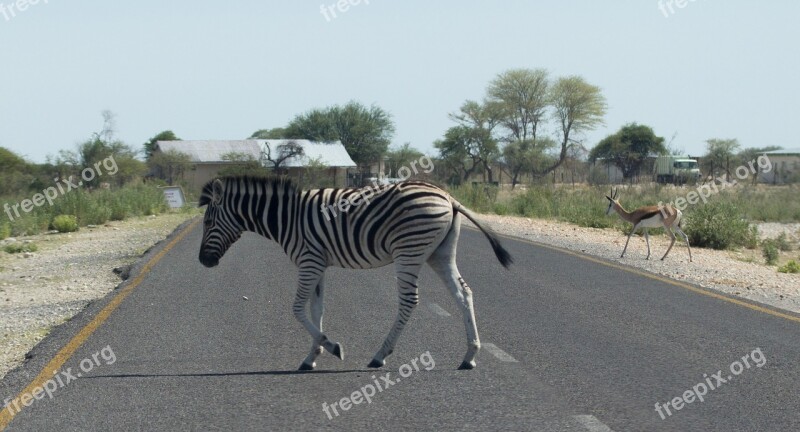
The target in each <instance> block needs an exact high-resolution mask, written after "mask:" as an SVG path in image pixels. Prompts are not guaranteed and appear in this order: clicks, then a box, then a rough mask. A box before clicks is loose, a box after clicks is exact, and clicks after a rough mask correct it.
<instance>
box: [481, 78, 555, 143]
mask: <svg viewBox="0 0 800 432" xmlns="http://www.w3.org/2000/svg"><path fill="white" fill-rule="evenodd" d="M549 87H550V83H549V78H548V73H547V71H546V70H544V69H534V70H531V69H510V70H507V71H505V72H502V73H501V74H499V75H498V76H497V77H496V78H495V79H493V80H492V81H491V82H490V83H489V87H488V89H487V90H486V94H487V102H486V103H487V105H489V106H494V107H496V110H497V111H499V117H498V121H499V123H500V124H502V125H503V127H505V128H506V129H507V130H508V131H509V132H510V139H508V141H526V140H528V139H531V140H532V141H530V144H532V145H534V146H535V144H536V136H537V132H538V129H539V125H540V124H542V123H543V122H544V121H545V119H546V116H547V106H548V105H549V104H550V101H549V93H548V91H549Z"/></svg>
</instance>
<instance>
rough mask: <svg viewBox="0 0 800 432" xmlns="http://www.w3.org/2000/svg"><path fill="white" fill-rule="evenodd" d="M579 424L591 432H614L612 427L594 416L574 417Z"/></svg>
mask: <svg viewBox="0 0 800 432" xmlns="http://www.w3.org/2000/svg"><path fill="white" fill-rule="evenodd" d="M572 418H574V419H575V420H576V421H577V422H578V423H580V424H581V425H583V427H585V428H586V430H588V431H590V432H614V431H613V430H612V429H611V428H610V427H608V426H606V425H604V424H603V423H602V422H601V421H600V420H598V419H597V417H595V416H593V415H576V416H572Z"/></svg>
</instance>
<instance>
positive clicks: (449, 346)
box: [0, 225, 800, 431]
mask: <svg viewBox="0 0 800 432" xmlns="http://www.w3.org/2000/svg"><path fill="white" fill-rule="evenodd" d="M200 234H201V229H200V227H199V226H197V225H195V226H194V227H193V229H192V230H191V232H189V233H188V235H186V236H185V238H183V239H181V240H180V241H178V242H177V243H175V244H174V247H171V249H169V250H168V251H166V253H164V247H165V246H164V245H159V246H158V247H157V248H155V250H153V251H151V252H150V253H149V254H148V256H147V257H146V258H145V260H143V263H144V262H145V261H147V260H148V259H152V258H153V257H154V256H155V254H156V253H159V250H161V253H162V254H163V256H161V257H160V259H159V260H158V261H157V262H154V263H153V264H152V267H148V268H144V269H143V268H142V265H139V267H138V268H137V269H135V270H134V276H135V275H136V274H140V275H141V277H140V278H139V279H140V280H138V281H136V280H130V281H129V283H134V285H133V286H134V288H133V289H132V290H130V291H125V289H126V288H124V287H123V288H121V289H119V290H117V291H115V292H114V293H112V294H110V295H109V296H108V297H107V298H105V299H103V300H101V301H98V302H95V303H94V304H92V305H90V306H89V307H88V308H87V309H86V310H85V311H84V312H83V313H81V314H80V315H79V316H77V317H76V318H74V319H73V320H71V321H70V322H68V323H66V324H65V325H62V326H60V327H59V328H57V329H56V330H55V331H54V332H53V333H52V334H51V336H49V337H48V338H47V339H46V340H45V341H44V342H43V343H42V344H40V345H39V346H37V347H36V348H35V349H34V351H32V353H31V354H32V358H31V359H30V361H29V362H28V363H27V364H26V365H25V366H24V367H23V368H21V369H18V370H16V371H14V372H12V373H11V374H9V376H7V377H6V379H4V380H3V381H2V383H0V397H2V398H3V399H5V398H9V397H10V398H13V397H14V396H16V395H20V393H21V392H24V389H25V388H26V387H29V384H30V383H31V382H32V381H33V380H35V379H36V377H37V375H39V374H40V372H41V371H43V370H45V372H46V373H48V372H49V375H52V371H56V370H57V371H58V373H57V374H56V375H55V376H54V378H53V381H51V383H53V384H51V386H52V387H56V388H55V389H54V390H53V391H51V394H52V397H50V396H48V395H47V394H41V393H36V394H33V396H36V395H38V396H40V397H41V398H40V400H37V399H29V398H28V399H22V400H25V401H27V402H28V403H29V405H30V406H28V407H25V408H24V409H22V410H21V411H20V412H19V413H17V414H16V416H15V417H13V419H11V422H10V424H9V426H8V430H9V431H11V430H17V431H49V430H54V431H55V430H58V431H64V430H75V431H89V430H318V429H330V430H410V429H419V430H451V429H452V430H464V429H467V430H534V431H587V430H588V431H608V430H613V431H661V430H665V431H667V430H668V431H688V430H702V431H740V430H741V431H770V430H774V431H791V430H800V412H798V407H800V392H798V390H797V389H798V388H800V373H799V372H800V366H798V362H797V360H798V358H800V321H798V320H797V318H796V315H792V314H790V313H783V312H779V315H780V314H781V313H783V314H785V315H786V316H776V315H774V314H770V313H768V308H766V307H763V308H762V307H760V306H754V307H746V306H742V305H740V304H734V303H732V302H730V301H726V300H724V299H720V298H714V297H711V296H708V295H704V294H701V293H698V292H695V291H693V290H691V289H687V288H686V287H682V286H678V285H675V284H672V283H669V282H666V281H663V280H659V279H657V278H652V277H648V276H645V275H642V274H640V273H638V272H634V271H630V270H627V269H623V268H619V266H618V265H609V264H607V263H603V262H599V260H596V259H594V260H592V259H587V258H585V257H580V256H577V255H575V254H571V253H565V252H563V251H559V250H555V249H552V248H549V247H542V246H539V245H534V244H531V243H527V242H522V241H514V240H511V239H506V240H505V244H506V246H507V248H508V249H509V251H510V252H511V253H512V254H513V255H514V258H515V260H516V263H515V265H514V266H513V267H512V269H511V270H510V271H506V270H504V269H503V268H502V267H501V266H500V265H499V263H497V261H496V260H495V258H494V255H493V254H492V251H491V248H490V247H489V245H488V242H487V241H486V240H485V238H483V236H482V235H480V234H478V233H476V232H474V231H471V230H467V229H465V230H462V237H461V242H460V246H459V267H460V269H461V272H462V274H463V276H464V278H465V280H466V281H467V282H468V283H469V284H470V286H471V287H472V288H473V292H474V293H475V305H476V311H477V319H478V329H479V331H480V336H481V341H482V342H483V344H484V348H483V349H482V350H481V352H480V354H479V355H478V358H477V361H478V367H477V368H476V369H475V370H471V371H459V370H456V368H457V367H458V365H459V364H460V362H461V359H462V356H463V354H464V352H465V349H466V345H465V344H466V343H465V335H464V330H463V325H462V321H461V317H460V316H459V315H458V311H457V309H456V307H455V303H454V301H453V299H452V298H451V297H450V295H449V293H448V292H447V291H446V289H445V288H444V286H443V285H442V284H441V283H440V282H439V280H438V279H437V278H436V277H435V275H434V274H433V273H432V272H431V271H430V270H429V269H426V270H425V271H424V272H423V274H422V277H421V281H420V284H421V288H420V297H421V301H420V305H419V307H418V308H417V309H416V310H415V312H414V315H413V317H412V319H411V321H410V323H409V325H408V326H407V327H406V331H405V332H404V333H403V335H402V337H401V339H400V342H399V343H398V346H397V349H396V350H395V352H394V354H393V355H392V356H390V357H389V358H388V360H387V365H386V366H385V367H384V368H383V369H380V370H377V371H376V370H371V369H367V368H366V365H367V364H368V363H369V361H370V360H371V358H372V356H373V354H374V353H375V351H376V350H377V349H378V348H379V346H380V343H381V342H382V341H383V339H384V337H385V335H386V334H387V332H388V330H389V327H390V325H391V323H392V321H393V319H394V316H395V314H396V312H397V311H396V302H397V296H396V290H395V288H394V276H393V274H392V271H391V267H387V268H384V269H378V270H370V271H354V270H342V269H330V270H329V271H328V273H327V278H326V283H327V285H326V286H327V289H326V292H327V297H326V313H325V318H324V323H323V325H324V329H325V332H326V333H327V334H328V335H329V336H330V337H331V338H332V339H334V340H336V341H338V342H340V343H342V345H343V347H344V355H345V358H344V361H340V360H338V359H337V358H335V357H333V356H331V355H330V354H327V353H325V354H323V355H322V356H320V358H319V359H318V361H317V370H316V371H314V372H310V373H303V372H296V371H295V369H296V368H297V367H298V366H299V365H300V362H301V361H302V359H303V358H304V357H305V355H306V354H307V351H308V349H309V346H310V338H309V337H308V335H307V334H306V333H305V331H304V330H303V329H302V328H301V326H300V324H299V323H297V322H296V321H295V319H294V317H293V315H292V313H291V302H292V299H293V296H294V291H295V278H296V271H295V268H294V266H293V265H292V264H291V263H290V261H289V260H288V259H287V258H286V257H285V256H284V255H283V253H282V251H281V250H280V249H279V248H278V247H277V245H275V244H274V243H271V242H268V241H266V240H263V239H261V238H259V237H256V236H254V235H247V236H245V237H244V238H243V239H242V240H240V241H239V242H238V243H237V244H236V245H235V246H234V247H233V248H232V249H231V250H230V251H229V252H228V254H227V255H226V256H225V257H224V258H223V260H222V261H221V263H220V265H219V266H218V267H216V268H213V269H206V268H204V267H203V266H202V265H201V264H200V263H199V262H198V260H197V253H198V248H199V242H200ZM165 243H166V242H165ZM168 247H169V246H168ZM156 258H158V257H156ZM133 279H135V278H133ZM137 282H138V283H137ZM129 286H130V285H129ZM121 295H122V296H123V297H124V295H127V297H124V299H122V301H121V303H119V306H118V307H117V308H116V309H115V310H113V312H112V313H110V315H108V316H107V319H105V318H106V312H107V311H108V308H109V307H111V306H113V305H114V304H115V303H114V302H118V301H119V300H120V296H121ZM104 308H106V309H104ZM793 317H794V320H793ZM92 320H94V321H92ZM92 323H94V324H99V326H97V327H96V330H94V332H93V333H92V332H90V331H88V330H87V329H86V326H87V324H88V325H89V326H90V327H91V328H94V327H92V326H93V325H94V324H92ZM76 338H77V339H78V342H80V340H82V339H81V338H83V339H85V342H83V343H82V344H78V342H75V339H76ZM70 341H73V342H70ZM64 347H66V348H65V349H66V351H64V352H62V353H61V355H57V352H59V350H61V349H62V348H64ZM71 351H74V352H71ZM743 357H744V358H745V359H744V360H743V359H742V358H743ZM53 359H55V360H53ZM51 360H52V361H53V362H52V363H50V366H48V362H51ZM61 362H64V363H63V365H61ZM415 366H416V367H415ZM48 367H49V368H50V369H48ZM82 367H83V369H82ZM732 367H733V369H732ZM51 369H52V371H51ZM731 370H733V371H734V372H735V373H734V372H731ZM718 371H721V372H722V373H721V374H719V373H718ZM77 374H81V376H80V377H78V376H77ZM387 374H388V375H387ZM737 374H738V375H737ZM49 375H48V376H47V377H44V378H41V377H40V381H39V382H40V383H41V382H42V381H41V380H42V379H47V378H49ZM68 375H72V376H74V378H72V377H71V376H68ZM714 375H717V376H718V377H719V378H721V379H722V380H724V381H725V382H724V383H722V382H721V381H720V382H717V378H715V377H713V376H714ZM729 376H730V378H728V377H729ZM58 378H60V381H58ZM385 380H391V381H392V384H391V385H389V384H387V383H386V382H385ZM376 382H377V383H378V384H376ZM700 384H703V386H705V387H706V391H705V394H704V395H702V397H703V401H702V402H701V401H700V400H699V399H698V397H697V393H703V386H700ZM378 386H380V388H381V391H377V387H378ZM712 386H713V389H712V388H711V387H712ZM369 387H372V388H373V391H374V393H375V394H374V395H371V396H370V397H369V399H370V400H369V403H368V402H367V401H366V397H365V395H366V394H369V393H372V392H373V391H371V390H370V388H369ZM693 388H695V389H696V391H697V393H692V394H690V395H686V394H684V393H686V392H687V391H689V390H691V389H693ZM362 389H363V390H362ZM30 390H31V389H30V387H29V389H28V392H29V393H30ZM354 392H358V394H356V395H354V394H353V393H354ZM676 397H686V399H685V400H684V401H673V399H675V398H676ZM343 398H346V399H348V400H345V401H342V399H343ZM689 399H692V402H691V403H687V401H688V400H689ZM355 402H360V403H358V404H356V403H355ZM657 402H658V403H660V404H661V406H662V414H663V417H664V418H663V419H662V416H661V415H659V413H658V412H657V411H656V409H655V404H656V403H657ZM668 402H669V403H670V404H671V405H669V406H668V407H667V408H668V409H669V412H670V415H668V414H667V411H666V409H664V408H663V406H664V404H666V403H668ZM324 404H325V405H324ZM334 404H336V405H334ZM332 405H333V408H332ZM323 406H326V407H327V410H328V414H326V411H325V409H323ZM676 407H680V409H679V410H676V409H675V408H676ZM334 408H335V409H334ZM345 408H346V410H345ZM10 409H13V406H11V407H10ZM8 411H9V408H7V409H6V412H4V413H3V415H2V416H0V429H1V428H2V427H1V426H2V425H3V421H4V420H3V419H5V421H7V420H9V419H10V416H9V415H8V414H9V412H8Z"/></svg>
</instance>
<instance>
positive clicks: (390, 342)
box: [367, 260, 421, 368]
mask: <svg viewBox="0 0 800 432" xmlns="http://www.w3.org/2000/svg"><path fill="white" fill-rule="evenodd" d="M420 267H421V265H420V264H411V265H409V264H403V263H401V262H398V261H397V260H395V273H396V274H397V291H398V294H399V296H400V301H399V311H398V312H397V318H396V319H395V321H394V325H392V328H391V330H389V336H387V337H386V340H384V341H383V345H382V346H381V349H379V350H378V352H377V353H376V354H375V357H373V358H372V361H371V362H370V363H369V365H368V366H367V367H371V368H379V367H381V366H383V365H384V364H386V357H388V356H389V354H391V353H392V351H394V346H395V344H396V343H397V339H398V338H399V337H400V333H402V332H403V328H404V327H405V326H406V323H407V322H408V319H409V318H410V317H411V312H413V311H414V308H415V307H416V306H417V303H419V293H418V291H417V279H418V277H419V270H420Z"/></svg>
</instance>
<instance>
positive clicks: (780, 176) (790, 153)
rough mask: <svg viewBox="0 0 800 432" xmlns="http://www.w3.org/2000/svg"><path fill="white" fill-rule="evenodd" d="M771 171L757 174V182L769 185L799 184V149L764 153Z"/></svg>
mask: <svg viewBox="0 0 800 432" xmlns="http://www.w3.org/2000/svg"><path fill="white" fill-rule="evenodd" d="M764 155H766V156H767V157H769V161H770V164H772V169H771V170H770V171H769V172H763V171H764V170H763V169H761V170H760V171H761V173H760V174H759V181H761V182H764V183H771V184H782V183H797V182H800V147H795V148H790V149H784V150H772V151H768V152H764Z"/></svg>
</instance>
